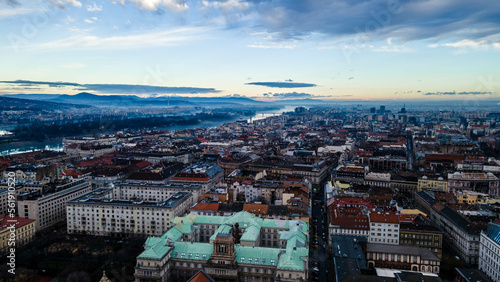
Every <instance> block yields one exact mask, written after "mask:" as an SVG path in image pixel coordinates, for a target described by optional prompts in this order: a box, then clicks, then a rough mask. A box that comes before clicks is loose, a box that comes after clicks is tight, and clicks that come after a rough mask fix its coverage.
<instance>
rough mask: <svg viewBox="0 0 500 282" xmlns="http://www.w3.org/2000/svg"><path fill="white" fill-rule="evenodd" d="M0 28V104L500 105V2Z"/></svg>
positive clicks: (107, 10) (187, 10)
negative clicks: (228, 99) (72, 100)
mask: <svg viewBox="0 0 500 282" xmlns="http://www.w3.org/2000/svg"><path fill="white" fill-rule="evenodd" d="M0 26H1V27H2V28H1V29H0V34H1V36H0V62H1V66H2V67H1V68H0V93H4V94H13V93H60V94H76V93H78V92H81V91H87V92H91V93H95V94H136V95H140V96H148V95H150V94H159V95H181V96H182V95H192V96H227V95H243V96H248V97H256V98H261V99H270V98H272V99H276V98H279V99H284V98H318V99H340V100H394V99H395V100H400V99H425V100H429V99H439V100H442V99H492V98H498V97H499V95H500V67H499V66H500V1H491V0H475V1H472V0H471V1H464V0H412V1H409V0H194V1H191V0H187V1H183V0H115V1H85V0H49V1H23V0H1V1H0ZM19 80H21V81H19ZM56 82H57V83H56ZM59 82H64V83H59ZM143 85H148V86H150V87H144V86H143Z"/></svg>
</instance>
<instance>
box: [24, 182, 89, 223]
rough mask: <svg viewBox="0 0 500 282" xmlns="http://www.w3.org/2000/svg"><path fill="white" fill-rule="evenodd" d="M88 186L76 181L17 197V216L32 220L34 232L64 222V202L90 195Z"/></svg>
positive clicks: (85, 183) (86, 183)
mask: <svg viewBox="0 0 500 282" xmlns="http://www.w3.org/2000/svg"><path fill="white" fill-rule="evenodd" d="M91 190H92V188H91V186H90V184H89V183H88V182H87V181H85V180H78V181H74V182H71V183H67V184H62V185H57V186H55V187H53V188H51V189H50V190H49V189H45V191H40V190H35V191H31V192H25V193H22V194H19V195H18V196H17V207H18V211H17V212H18V214H19V216H22V217H25V218H29V219H34V220H35V221H36V223H35V226H36V231H39V230H42V229H45V228H47V227H50V226H51V225H53V224H56V223H58V222H64V221H66V202H68V201H71V200H73V199H76V198H78V197H81V196H83V195H85V194H88V193H90V192H91Z"/></svg>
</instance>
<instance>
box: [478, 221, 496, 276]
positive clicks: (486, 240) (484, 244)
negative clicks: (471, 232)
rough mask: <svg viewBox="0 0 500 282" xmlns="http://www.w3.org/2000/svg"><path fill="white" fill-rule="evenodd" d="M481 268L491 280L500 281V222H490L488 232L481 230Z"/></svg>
mask: <svg viewBox="0 0 500 282" xmlns="http://www.w3.org/2000/svg"><path fill="white" fill-rule="evenodd" d="M479 269H480V270H482V271H483V272H484V273H485V274H486V275H487V276H488V277H489V278H490V279H491V280H493V281H500V223H499V222H498V221H496V222H490V223H489V224H488V229H487V230H486V232H481V243H480V246H479Z"/></svg>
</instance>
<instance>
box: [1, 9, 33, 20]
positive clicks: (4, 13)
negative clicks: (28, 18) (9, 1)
mask: <svg viewBox="0 0 500 282" xmlns="http://www.w3.org/2000/svg"><path fill="white" fill-rule="evenodd" d="M37 11H40V9H32V8H21V7H19V8H12V9H0V19H2V18H7V17H14V16H20V15H27V14H31V13H34V12H37Z"/></svg>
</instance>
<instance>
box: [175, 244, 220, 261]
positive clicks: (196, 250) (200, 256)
mask: <svg viewBox="0 0 500 282" xmlns="http://www.w3.org/2000/svg"><path fill="white" fill-rule="evenodd" d="M174 244H175V246H174V249H173V250H172V253H171V258H180V259H193V260H208V259H209V258H210V256H211V255H212V252H213V245H212V244H209V243H191V242H175V243H174Z"/></svg>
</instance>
